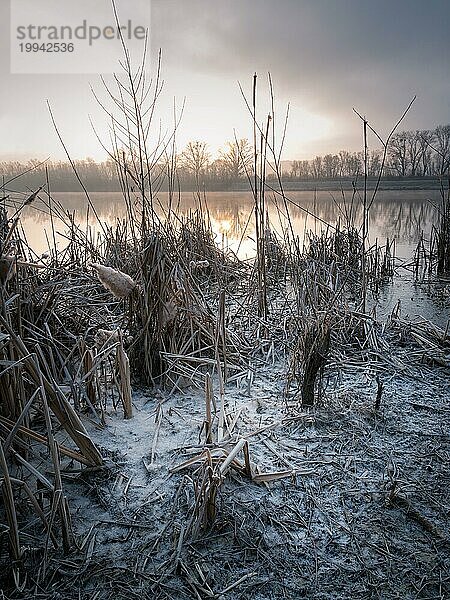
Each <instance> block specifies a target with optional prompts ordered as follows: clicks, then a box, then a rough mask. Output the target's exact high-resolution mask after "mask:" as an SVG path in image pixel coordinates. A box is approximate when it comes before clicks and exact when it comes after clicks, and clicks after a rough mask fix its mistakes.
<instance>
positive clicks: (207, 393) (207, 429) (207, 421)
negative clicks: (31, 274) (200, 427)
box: [204, 373, 213, 444]
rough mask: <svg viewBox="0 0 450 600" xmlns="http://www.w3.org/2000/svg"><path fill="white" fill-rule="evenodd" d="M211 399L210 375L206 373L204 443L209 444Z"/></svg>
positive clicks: (210, 435) (210, 437) (210, 439)
mask: <svg viewBox="0 0 450 600" xmlns="http://www.w3.org/2000/svg"><path fill="white" fill-rule="evenodd" d="M212 399H213V391H212V382H211V375H210V374H209V373H206V379H205V406H206V410H205V422H204V427H205V443H206V444H211V442H212V416H211V404H212Z"/></svg>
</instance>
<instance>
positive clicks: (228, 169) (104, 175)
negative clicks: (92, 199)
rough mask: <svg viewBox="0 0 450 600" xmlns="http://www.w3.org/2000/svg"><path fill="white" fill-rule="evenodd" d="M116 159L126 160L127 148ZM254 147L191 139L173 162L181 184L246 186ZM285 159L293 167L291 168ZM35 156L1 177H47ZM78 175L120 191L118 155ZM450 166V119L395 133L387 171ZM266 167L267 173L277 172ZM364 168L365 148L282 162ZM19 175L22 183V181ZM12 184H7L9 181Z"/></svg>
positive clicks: (353, 170)
mask: <svg viewBox="0 0 450 600" xmlns="http://www.w3.org/2000/svg"><path fill="white" fill-rule="evenodd" d="M117 160H121V161H127V160H130V159H127V158H126V156H125V154H123V153H122V154H121V155H120V158H118V159H117ZM382 160H383V153H382V151H380V150H372V151H370V152H369V155H368V161H367V174H368V176H369V177H378V175H379V173H380V169H381V167H382ZM253 162H254V157H253V147H252V145H251V144H250V142H249V141H248V140H247V139H235V140H233V141H229V142H226V143H225V145H224V146H223V148H222V149H221V150H220V151H219V153H218V155H217V156H216V157H215V158H213V156H212V155H211V152H210V151H209V147H208V144H207V143H206V142H203V141H198V140H197V141H191V142H189V143H188V144H187V145H186V147H185V148H184V149H183V151H182V152H180V153H179V154H178V155H177V156H176V159H175V161H174V162H173V165H174V168H175V171H176V177H175V178H174V179H175V180H176V182H177V183H178V185H179V186H180V189H182V190H189V189H195V188H199V187H202V188H203V187H205V188H206V189H210V190H214V189H233V187H243V186H245V184H246V182H247V180H248V179H249V178H251V176H252V172H253ZM286 164H288V165H289V167H287V168H286V166H285V165H286ZM38 165H39V161H36V160H32V161H29V162H28V163H26V164H23V163H20V162H16V161H11V162H0V182H1V180H3V181H4V182H5V181H6V182H7V181H8V180H10V179H12V178H14V177H17V176H18V175H21V174H22V176H21V177H20V180H18V181H17V180H16V181H17V185H19V187H20V188H21V189H23V188H24V187H25V188H29V189H35V188H37V187H38V186H40V185H42V184H43V183H44V182H45V166H44V165H39V166H38ZM45 165H46V166H47V169H48V172H49V179H50V186H51V189H53V190H54V191H73V190H78V189H79V184H78V182H77V178H76V176H75V174H74V173H73V169H72V167H71V165H70V164H69V163H67V162H51V161H47V162H46V163H45ZM75 167H76V170H77V172H78V175H79V176H80V178H81V179H82V180H83V182H84V184H85V186H86V188H87V189H88V190H90V191H93V192H95V191H115V190H119V189H120V184H119V180H118V176H117V170H116V164H115V161H114V160H113V159H112V158H110V159H108V160H107V161H104V162H96V161H94V160H93V159H89V158H87V159H85V160H77V161H75ZM449 170H450V125H439V126H438V127H436V129H434V130H416V131H403V132H400V133H396V134H394V135H393V137H392V138H391V141H390V144H389V147H388V152H387V159H386V162H385V166H384V171H383V176H384V177H399V178H401V177H436V176H437V177H442V176H445V175H448V174H449ZM270 171H271V170H270V167H269V168H268V169H267V177H268V179H271V178H273V179H275V174H274V173H271V172H270ZM154 172H155V173H154V178H155V180H154V182H152V183H153V184H154V185H153V188H154V189H155V187H156V189H165V188H166V185H167V167H166V166H165V165H162V164H161V165H155V168H154ZM363 173H364V157H363V153H362V152H348V151H347V150H341V151H340V152H338V153H337V154H325V155H323V156H315V157H314V158H313V159H311V160H294V161H291V162H290V163H288V162H286V163H284V165H283V176H284V177H285V178H288V179H290V180H292V181H296V180H298V181H300V180H322V179H339V178H355V177H356V176H358V175H361V174H363ZM19 181H20V184H19ZM7 187H8V186H7Z"/></svg>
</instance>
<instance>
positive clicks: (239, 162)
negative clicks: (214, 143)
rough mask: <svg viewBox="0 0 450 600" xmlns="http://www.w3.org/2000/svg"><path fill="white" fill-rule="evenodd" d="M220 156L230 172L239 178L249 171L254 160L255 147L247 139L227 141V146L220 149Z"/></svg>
mask: <svg viewBox="0 0 450 600" xmlns="http://www.w3.org/2000/svg"><path fill="white" fill-rule="evenodd" d="M219 156H220V159H221V160H222V162H223V164H224V167H225V169H226V171H227V172H228V174H229V175H230V176H231V177H232V178H233V179H239V178H240V177H243V176H244V175H245V174H246V173H248V172H249V171H250V169H251V165H252V161H253V149H252V147H251V145H250V142H249V141H248V140H247V139H241V140H237V139H236V140H234V141H232V142H226V144H225V148H224V149H221V150H219Z"/></svg>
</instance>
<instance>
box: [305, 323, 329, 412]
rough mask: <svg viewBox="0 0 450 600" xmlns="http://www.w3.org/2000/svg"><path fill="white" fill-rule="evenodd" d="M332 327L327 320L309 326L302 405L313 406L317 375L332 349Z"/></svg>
mask: <svg viewBox="0 0 450 600" xmlns="http://www.w3.org/2000/svg"><path fill="white" fill-rule="evenodd" d="M330 336H331V328H330V326H329V325H328V323H326V322H321V323H313V324H312V325H310V326H309V327H307V329H306V332H305V334H304V338H303V352H304V357H303V364H304V370H303V382H302V388H301V394H302V406H313V404H314V398H315V393H314V390H315V386H316V380H317V375H318V374H319V373H320V371H321V370H323V368H324V366H325V364H326V361H327V356H328V352H329V349H330Z"/></svg>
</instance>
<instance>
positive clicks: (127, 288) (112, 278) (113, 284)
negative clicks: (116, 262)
mask: <svg viewBox="0 0 450 600" xmlns="http://www.w3.org/2000/svg"><path fill="white" fill-rule="evenodd" d="M91 267H92V268H93V269H94V270H95V272H96V273H97V277H98V278H99V280H100V282H101V283H102V284H103V286H104V287H105V288H106V289H107V290H109V291H110V292H111V293H112V294H113V295H114V296H115V297H116V298H127V296H129V295H130V294H131V292H132V291H133V290H134V288H135V287H136V282H135V281H134V280H133V279H132V278H131V277H130V276H129V275H127V274H126V273H122V271H118V270H116V269H113V268H112V267H106V266H105V265H101V264H99V263H91Z"/></svg>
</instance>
